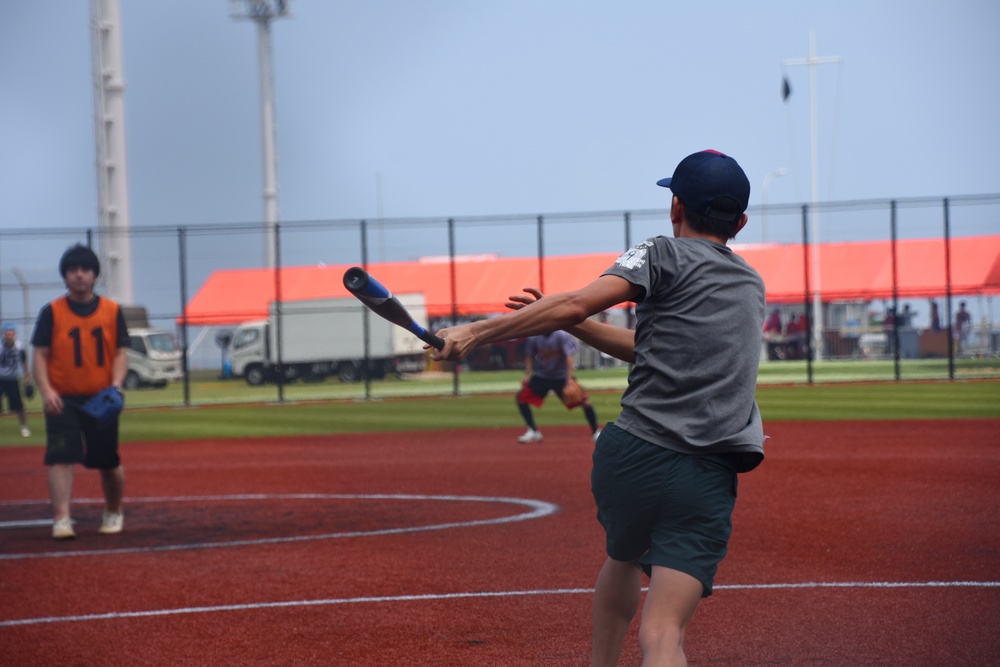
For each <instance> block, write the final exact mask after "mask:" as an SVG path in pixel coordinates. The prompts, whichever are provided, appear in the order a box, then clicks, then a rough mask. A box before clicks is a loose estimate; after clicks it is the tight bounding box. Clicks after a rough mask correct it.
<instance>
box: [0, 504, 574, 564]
mask: <svg viewBox="0 0 1000 667" xmlns="http://www.w3.org/2000/svg"><path fill="white" fill-rule="evenodd" d="M243 500H408V501H445V502H479V503H500V504H508V505H521V506H524V507H527V508H528V511H527V512H522V513H521V514H514V515H509V516H503V517H498V518H495V519H476V520H472V521H454V522H449V523H439V524H433V525H429V526H401V527H399V528H382V529H379V530H357V531H349V532H340V533H321V534H318V535H293V536H288V537H266V538H257V539H250V540H226V541H218V542H193V543H186V544H167V545H161V546H155V547H125V548H118V549H88V550H78V551H45V552H40V553H15V554H0V561H5V560H28V559H34V558H69V557H74V556H98V555H100V556H106V555H116V554H136V553H153V552H160V551H181V550H186V549H216V548H220V547H242V546H259V545H263V544H288V543H292V542H311V541H316V540H334V539H345V538H351V537H371V536H377V535H401V534H405V533H418V532H427V531H433V530H449V529H452V528H468V527H472V526H490V525H497V524H506V523H517V522H520V521H530V520H532V519H539V518H542V517H545V516H548V515H550V514H555V513H556V512H558V511H559V506H558V505H555V504H553V503H549V502H545V501H543V500H533V499H528V498H503V497H489V496H448V495H441V496H434V495H430V496H429V495H413V494H331V493H294V494H242V495H231V496H178V497H169V498H126V499H125V501H124V503H125V504H126V505H129V504H135V503H167V502H169V503H177V502H220V501H243ZM75 502H77V503H100V502H103V501H102V500H101V499H95V498H85V499H80V500H77V501H75ZM44 503H45V501H39V500H14V501H0V507H3V506H5V505H7V506H15V505H32V504H44ZM4 523H7V524H13V523H23V522H4ZM51 523H52V522H51V521H48V522H43V523H42V524H41V525H46V524H49V525H51ZM8 527H15V526H8ZM16 527H22V526H16Z"/></svg>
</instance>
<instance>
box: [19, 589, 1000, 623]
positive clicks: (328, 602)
mask: <svg viewBox="0 0 1000 667" xmlns="http://www.w3.org/2000/svg"><path fill="white" fill-rule="evenodd" d="M803 588H1000V581H914V582H907V581H873V582H864V581H843V582H819V581H813V582H804V583H788V584H726V585H719V586H716V587H715V590H770V589H784V590H794V589H803ZM643 590H645V589H643ZM593 592H594V589H592V588H557V589H553V590H533V591H496V592H482V591H480V592H476V593H440V594H433V593H428V594H424V595H391V596H381V597H359V598H329V599H325V600H289V601H286V602H258V603H253V604H225V605H215V606H211V607H180V608H177V609H152V610H148V611H127V612H109V613H105V614H83V615H79V616H47V617H41V618H19V619H13V620H9V621H0V628H6V627H13V626H18V625H41V624H44V623H81V622H86V621H107V620H115V619H123V618H150V617H154V616H177V615H183V614H211V613H216V612H222V611H254V610H259V609H282V608H288V607H319V606H333V605H344V604H372V603H381V602H424V601H429V600H462V599H471V598H504V597H527V596H539V595H591V594H593Z"/></svg>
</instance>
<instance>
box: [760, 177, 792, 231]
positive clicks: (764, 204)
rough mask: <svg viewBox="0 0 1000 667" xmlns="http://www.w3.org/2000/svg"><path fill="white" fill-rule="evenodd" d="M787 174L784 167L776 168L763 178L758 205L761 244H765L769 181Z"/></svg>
mask: <svg viewBox="0 0 1000 667" xmlns="http://www.w3.org/2000/svg"><path fill="white" fill-rule="evenodd" d="M787 173H788V170H787V169H786V168H784V167H778V168H777V169H775V170H774V171H772V172H770V173H769V174H768V175H767V176H765V177H764V185H763V186H761V189H760V205H761V222H760V240H761V242H762V243H767V191H768V190H769V189H770V187H771V180H772V179H773V178H774V177H775V176H784V175H785V174H787Z"/></svg>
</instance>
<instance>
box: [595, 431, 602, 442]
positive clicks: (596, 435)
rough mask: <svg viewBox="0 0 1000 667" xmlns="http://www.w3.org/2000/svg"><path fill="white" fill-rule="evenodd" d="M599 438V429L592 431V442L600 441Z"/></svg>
mask: <svg viewBox="0 0 1000 667" xmlns="http://www.w3.org/2000/svg"><path fill="white" fill-rule="evenodd" d="M600 437H601V429H597V430H596V431H594V442H597V441H598V439H600Z"/></svg>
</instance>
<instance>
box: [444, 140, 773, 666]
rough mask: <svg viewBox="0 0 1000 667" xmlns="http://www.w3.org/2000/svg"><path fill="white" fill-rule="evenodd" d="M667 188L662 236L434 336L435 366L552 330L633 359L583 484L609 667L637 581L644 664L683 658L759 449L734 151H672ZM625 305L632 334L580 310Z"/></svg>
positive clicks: (755, 350)
mask: <svg viewBox="0 0 1000 667" xmlns="http://www.w3.org/2000/svg"><path fill="white" fill-rule="evenodd" d="M658 185H661V186H663V187H667V188H670V189H671V190H672V191H673V198H672V200H671V205H670V222H671V225H672V227H673V238H669V237H666V236H657V237H654V238H651V239H647V240H645V241H643V242H641V243H639V244H638V245H636V246H635V247H633V248H632V249H631V250H628V251H626V252H625V254H623V255H622V256H621V257H619V258H618V259H617V260H616V261H615V263H614V265H613V266H612V267H610V268H609V269H607V270H606V271H605V272H604V274H603V275H601V276H600V277H599V278H597V279H596V280H595V281H593V282H592V283H590V284H589V285H587V286H585V287H583V288H581V289H579V290H575V291H573V292H566V293H562V294H555V295H547V296H544V297H542V298H539V299H537V300H536V299H535V298H534V297H535V296H536V295H535V294H534V293H533V292H531V291H530V290H526V291H528V292H529V294H531V296H516V297H511V302H510V303H508V305H509V307H511V308H515V309H516V312H514V313H510V314H507V315H502V316H500V317H494V318H491V319H488V320H481V321H478V322H473V323H471V324H466V325H463V326H456V327H449V328H445V329H442V330H441V331H439V332H437V333H438V336H440V337H441V338H443V339H444V341H445V346H444V348H443V349H442V350H440V351H438V352H432V357H433V358H435V359H437V360H444V359H448V360H450V361H458V360H461V359H462V358H464V357H465V356H466V355H467V354H469V352H471V351H472V350H473V349H474V348H475V347H477V346H478V345H482V344H485V343H489V342H493V341H497V340H505V339H510V338H518V337H522V336H530V335H537V334H539V333H545V332H548V331H554V330H556V329H566V330H568V331H569V332H570V333H571V334H573V335H574V336H576V337H577V338H579V339H580V340H581V341H583V342H584V343H587V344H589V345H591V346H593V347H595V348H596V349H598V350H601V351H605V352H607V353H608V354H611V355H613V356H615V357H617V358H618V359H621V360H622V361H626V362H629V363H633V364H634V366H633V368H632V371H631V373H630V374H629V380H628V388H627V389H626V390H625V393H624V394H623V396H622V401H621V405H622V411H621V414H620V415H619V417H618V419H617V420H616V422H615V423H613V424H608V425H607V426H606V427H605V428H604V430H603V431H602V432H601V436H600V438H598V441H597V446H596V447H595V450H594V456H593V461H594V464H593V470H592V473H591V488H592V491H593V494H594V500H595V502H596V504H597V514H598V519H599V521H600V522H601V524H602V526H603V527H604V530H605V534H606V543H605V544H606V550H607V554H608V558H607V560H606V561H605V563H604V566H603V567H602V568H601V572H600V574H599V575H598V577H597V585H596V587H595V589H594V598H593V628H592V657H591V662H592V665H593V666H594V667H610V666H612V665H616V664H617V662H618V658H619V656H620V654H621V650H622V646H623V643H624V641H625V637H626V635H627V633H628V628H629V625H630V624H631V621H632V618H633V617H634V616H635V614H636V612H637V611H638V607H639V601H640V599H641V596H642V573H643V572H645V573H646V574H647V575H648V576H649V577H650V582H649V589H648V592H647V593H646V597H645V602H644V604H643V612H642V620H641V624H640V626H639V647H640V649H641V651H642V654H643V664H645V665H653V664H655V665H661V666H680V665H686V664H687V658H686V657H685V655H684V635H685V633H686V631H687V627H688V624H689V623H690V621H691V618H692V617H693V615H694V612H695V609H696V608H697V606H698V603H699V601H700V599H701V598H702V597H706V596H708V595H711V593H712V584H713V581H714V578H715V573H716V570H717V568H718V564H719V562H720V561H721V560H722V558H723V557H724V556H725V554H726V549H727V544H728V542H729V536H730V533H731V530H732V520H731V516H732V512H733V508H734V506H735V502H736V486H737V473H744V472H747V471H750V470H753V469H754V468H756V467H757V466H758V465H759V464H760V463H761V461H763V459H764V431H763V425H762V422H761V416H760V410H759V409H758V408H757V403H756V401H755V399H754V391H755V389H756V382H757V367H758V365H759V362H760V345H761V340H762V335H763V325H764V316H765V301H764V282H763V280H761V277H760V275H758V274H757V272H756V271H754V269H753V268H752V267H751V266H750V265H749V264H747V262H746V261H745V260H743V259H742V258H741V257H739V256H738V255H736V254H735V253H733V252H732V250H731V249H730V248H728V247H727V245H726V244H727V242H728V240H729V239H731V238H734V237H735V236H736V234H737V232H739V231H740V230H741V229H742V228H743V227H744V226H745V225H746V223H747V216H746V214H745V211H746V209H747V206H748V205H749V199H750V182H749V180H748V179H747V177H746V174H745V173H744V172H743V169H742V168H740V166H739V165H738V164H737V163H736V160H734V159H733V158H731V157H729V156H726V155H723V154H721V153H718V152H716V151H703V152H700V153H695V154H693V155H689V156H688V157H686V158H684V159H683V160H682V161H681V162H680V164H678V165H677V168H676V169H675V170H674V173H673V176H672V177H671V178H668V179H663V180H661V181H659V182H658ZM627 301H631V302H635V303H636V310H635V312H636V327H635V330H634V331H632V330H631V329H626V328H624V327H616V326H610V325H606V324H600V323H598V322H594V321H592V320H588V319H587V318H588V317H590V316H591V315H594V314H596V313H599V312H601V311H602V310H606V309H608V308H611V307H613V306H616V305H618V304H620V303H624V302H627Z"/></svg>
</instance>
